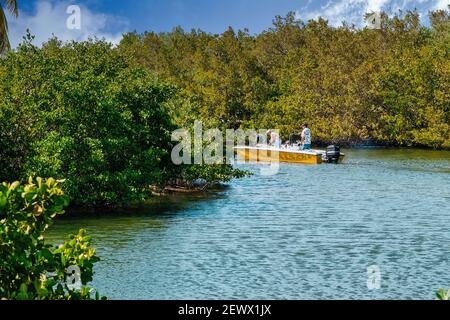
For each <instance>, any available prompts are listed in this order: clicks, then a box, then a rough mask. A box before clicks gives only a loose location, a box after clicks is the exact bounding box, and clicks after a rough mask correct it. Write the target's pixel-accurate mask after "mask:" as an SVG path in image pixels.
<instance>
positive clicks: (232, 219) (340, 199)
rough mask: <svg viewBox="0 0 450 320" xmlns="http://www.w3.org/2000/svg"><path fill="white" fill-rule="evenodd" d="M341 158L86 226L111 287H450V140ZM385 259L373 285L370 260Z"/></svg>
mask: <svg viewBox="0 0 450 320" xmlns="http://www.w3.org/2000/svg"><path fill="white" fill-rule="evenodd" d="M347 156H348V157H347V159H346V162H345V163H343V164H341V165H319V166H307V165H289V164H283V165H281V167H280V170H279V173H278V174H277V175H274V176H261V175H259V174H258V172H259V169H258V167H257V166H254V165H253V166H245V168H246V169H250V170H253V171H254V172H256V173H257V174H256V175H254V176H252V177H250V178H245V179H242V180H237V181H233V182H232V183H230V184H229V186H228V187H227V188H225V189H224V190H222V191H221V192H217V193H212V194H208V195H203V196H196V197H194V196H189V197H179V196H178V197H169V198H164V199H161V203H157V204H154V205H150V206H149V207H148V208H146V209H145V210H139V212H135V213H133V214H130V215H123V214H122V215H113V216H103V217H98V216H97V217H89V218H65V219H62V220H59V221H58V222H57V223H56V225H54V226H53V227H52V229H51V232H50V234H49V235H48V237H49V238H50V240H52V241H59V240H60V239H63V238H64V237H65V236H66V235H67V234H68V233H71V232H75V231H76V230H77V229H78V228H86V229H87V230H88V233H89V234H90V235H91V236H92V237H93V239H94V246H95V247H96V248H97V250H98V255H99V256H101V258H102V261H101V262H99V263H98V264H97V266H96V268H95V272H96V274H95V276H94V278H95V281H94V283H93V284H92V285H93V286H94V287H97V288H98V289H99V290H100V292H101V293H102V294H103V295H106V296H108V297H109V298H111V299H434V292H435V291H436V290H437V289H438V288H440V287H446V288H449V287H450V271H449V270H450V152H435V151H424V150H384V149H382V150H380V149H373V150H367V149H365V150H350V151H349V150H347ZM371 265H377V266H378V267H379V268H380V270H381V283H380V285H381V288H380V289H378V290H377V289H375V290H369V289H368V286H367V278H368V277H367V268H368V267H369V266H371Z"/></svg>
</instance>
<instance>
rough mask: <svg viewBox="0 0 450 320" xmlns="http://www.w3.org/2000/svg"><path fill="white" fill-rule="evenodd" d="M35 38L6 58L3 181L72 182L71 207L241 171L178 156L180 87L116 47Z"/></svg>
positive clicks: (1, 92) (1, 74)
mask: <svg viewBox="0 0 450 320" xmlns="http://www.w3.org/2000/svg"><path fill="white" fill-rule="evenodd" d="M31 41H32V37H31V36H30V35H28V38H27V39H26V40H25V41H24V43H23V44H22V45H20V47H19V48H18V49H17V50H16V51H14V52H10V53H9V54H8V55H7V57H6V58H4V59H0V128H1V130H0V181H15V180H22V181H23V180H24V179H26V178H27V177H28V176H43V177H50V176H53V177H57V178H59V179H67V181H66V182H65V183H64V185H63V188H64V190H65V192H66V194H67V195H68V196H69V197H70V198H71V199H72V204H74V205H81V206H102V207H104V206H115V205H129V204H132V203H137V202H140V201H142V200H144V199H145V198H147V197H148V196H149V195H150V186H155V185H156V186H165V185H167V184H169V183H171V182H172V181H175V180H181V181H183V182H185V183H186V184H188V185H189V183H190V182H191V181H193V180H195V179H197V178H203V179H206V180H207V181H208V182H214V181H227V180H229V179H231V178H232V177H235V176H239V175H240V171H238V170H234V169H233V168H231V166H228V165H217V166H208V165H204V166H198V167H197V166H193V165H190V166H189V165H185V166H175V165H174V164H173V163H172V161H171V157H170V155H171V150H172V147H173V143H172V141H171V133H172V131H173V130H174V129H175V128H176V127H177V126H176V125H175V123H174V117H173V116H172V115H171V110H172V109H173V107H171V106H170V105H172V104H174V103H176V101H179V100H180V99H179V97H177V92H176V89H175V87H174V86H173V85H170V84H165V83H163V82H161V81H159V80H158V79H156V77H154V76H153V75H152V74H151V73H150V72H149V71H148V70H145V69H144V68H142V67H139V66H137V67H132V66H130V63H129V62H128V61H127V59H126V58H125V57H124V56H123V54H122V53H120V52H119V51H117V50H114V49H113V48H112V46H111V45H110V44H108V43H105V42H103V41H87V42H80V43H77V42H71V43H67V44H63V43H61V42H60V41H58V40H57V39H51V40H50V41H49V42H48V43H46V44H44V45H43V47H42V48H38V47H36V46H34V45H33V44H32V43H31ZM188 179H189V181H187V180H188Z"/></svg>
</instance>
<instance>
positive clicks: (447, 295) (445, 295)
mask: <svg viewBox="0 0 450 320" xmlns="http://www.w3.org/2000/svg"><path fill="white" fill-rule="evenodd" d="M436 297H437V299H438V300H450V289H449V290H448V291H445V289H442V288H441V289H439V290H438V292H436Z"/></svg>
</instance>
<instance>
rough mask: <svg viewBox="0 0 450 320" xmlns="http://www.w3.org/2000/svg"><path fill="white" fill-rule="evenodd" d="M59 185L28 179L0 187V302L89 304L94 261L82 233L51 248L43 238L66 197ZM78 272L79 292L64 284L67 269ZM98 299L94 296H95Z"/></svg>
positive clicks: (59, 213) (66, 200) (66, 202)
mask: <svg viewBox="0 0 450 320" xmlns="http://www.w3.org/2000/svg"><path fill="white" fill-rule="evenodd" d="M60 184H61V181H56V180H54V179H52V178H50V179H47V180H43V179H41V178H37V179H36V180H33V179H32V178H30V179H29V181H28V183H27V184H21V183H20V182H14V183H12V184H10V183H6V182H5V183H3V184H2V185H0V299H17V300H80V299H82V300H90V299H91V298H93V290H91V289H90V288H89V287H87V286H86V285H87V283H88V282H90V281H92V275H93V266H94V263H95V262H97V261H99V258H98V257H97V256H96V255H95V250H94V249H92V248H91V247H90V244H91V240H90V238H89V237H88V236H86V233H85V231H84V230H80V231H79V233H78V234H77V235H73V236H70V240H69V241H67V242H65V243H64V244H62V245H60V246H59V247H54V246H52V245H50V244H48V243H46V242H45V238H44V234H45V231H46V230H47V229H48V227H49V226H50V225H51V224H52V221H53V219H54V218H55V217H56V216H59V215H62V214H63V213H64V210H63V209H64V207H66V206H67V205H68V203H69V200H68V197H67V196H66V195H65V194H64V193H63V191H62V190H61V189H60ZM70 266H78V267H79V268H80V271H81V279H80V280H81V283H82V287H81V288H80V289H78V290H77V289H73V288H70V287H69V286H68V283H67V282H66V276H67V275H66V272H67V268H68V267H70ZM95 297H96V298H97V299H99V295H98V293H97V294H96V295H95Z"/></svg>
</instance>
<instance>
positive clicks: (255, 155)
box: [234, 147, 345, 164]
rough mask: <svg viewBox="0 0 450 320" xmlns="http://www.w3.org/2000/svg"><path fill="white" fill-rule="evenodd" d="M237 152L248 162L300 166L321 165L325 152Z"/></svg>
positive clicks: (241, 149)
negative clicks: (297, 164) (295, 164)
mask: <svg viewBox="0 0 450 320" xmlns="http://www.w3.org/2000/svg"><path fill="white" fill-rule="evenodd" d="M234 149H235V152H236V153H237V155H238V156H239V157H240V159H242V160H245V161H246V162H285V163H299V164H321V163H323V162H324V161H323V159H322V155H323V153H324V151H315V150H312V151H298V150H286V149H285V150H283V149H275V148H258V147H235V148H234ZM344 157H345V155H344V154H341V156H340V158H339V161H338V163H340V162H342V161H343V159H344Z"/></svg>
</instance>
